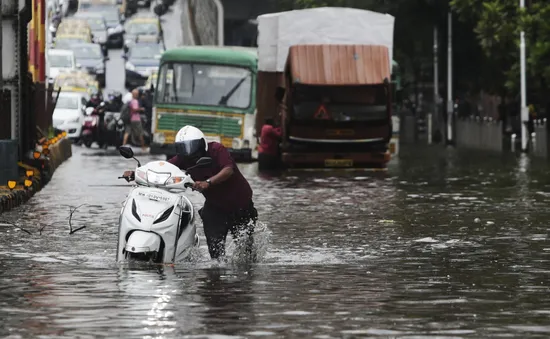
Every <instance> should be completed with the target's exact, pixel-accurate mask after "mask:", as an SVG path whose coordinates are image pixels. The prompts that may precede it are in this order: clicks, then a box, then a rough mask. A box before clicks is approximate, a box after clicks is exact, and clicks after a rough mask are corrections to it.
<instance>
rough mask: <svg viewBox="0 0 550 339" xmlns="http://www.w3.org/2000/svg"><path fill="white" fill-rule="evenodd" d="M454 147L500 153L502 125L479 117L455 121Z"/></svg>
mask: <svg viewBox="0 0 550 339" xmlns="http://www.w3.org/2000/svg"><path fill="white" fill-rule="evenodd" d="M456 146H457V147H465V148H475V149H480V150H488V151H496V152H502V151H503V133H502V123H501V122H500V121H495V120H492V119H491V118H480V117H469V118H460V119H456Z"/></svg>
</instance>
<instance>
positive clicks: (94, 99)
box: [86, 92, 102, 108]
mask: <svg viewBox="0 0 550 339" xmlns="http://www.w3.org/2000/svg"><path fill="white" fill-rule="evenodd" d="M101 102H102V98H101V96H100V95H99V93H98V92H94V93H92V95H91V96H90V100H88V102H87V103H86V108H88V107H93V108H96V107H97V106H99V104H101Z"/></svg>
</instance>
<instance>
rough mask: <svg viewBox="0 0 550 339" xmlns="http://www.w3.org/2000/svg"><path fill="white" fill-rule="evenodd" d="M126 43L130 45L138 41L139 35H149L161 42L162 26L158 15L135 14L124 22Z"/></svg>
mask: <svg viewBox="0 0 550 339" xmlns="http://www.w3.org/2000/svg"><path fill="white" fill-rule="evenodd" d="M124 31H125V36H124V40H125V45H127V46H128V45H130V44H132V43H134V41H136V38H137V37H138V36H140V37H141V36H148V37H151V38H154V39H156V41H157V42H161V41H162V39H163V32H162V27H161V25H160V20H159V19H158V18H157V17H156V16H151V15H149V14H147V15H142V16H135V17H133V18H132V19H130V20H128V21H127V22H126V23H125V24H124Z"/></svg>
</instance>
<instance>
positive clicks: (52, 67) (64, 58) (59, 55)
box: [47, 49, 77, 80]
mask: <svg viewBox="0 0 550 339" xmlns="http://www.w3.org/2000/svg"><path fill="white" fill-rule="evenodd" d="M76 69H77V63H76V58H75V56H74V52H73V51H71V50H62V49H50V50H48V74H47V76H48V78H50V79H52V80H53V79H55V78H57V76H58V75H59V74H60V73H64V72H70V71H75V70H76Z"/></svg>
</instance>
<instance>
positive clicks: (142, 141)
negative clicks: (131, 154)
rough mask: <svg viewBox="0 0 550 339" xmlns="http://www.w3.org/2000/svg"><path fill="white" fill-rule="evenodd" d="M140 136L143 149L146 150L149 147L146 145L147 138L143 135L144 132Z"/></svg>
mask: <svg viewBox="0 0 550 339" xmlns="http://www.w3.org/2000/svg"><path fill="white" fill-rule="evenodd" d="M139 138H140V139H141V149H142V150H144V151H145V150H146V149H147V148H146V147H145V138H144V137H143V134H141V135H140V136H139Z"/></svg>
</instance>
